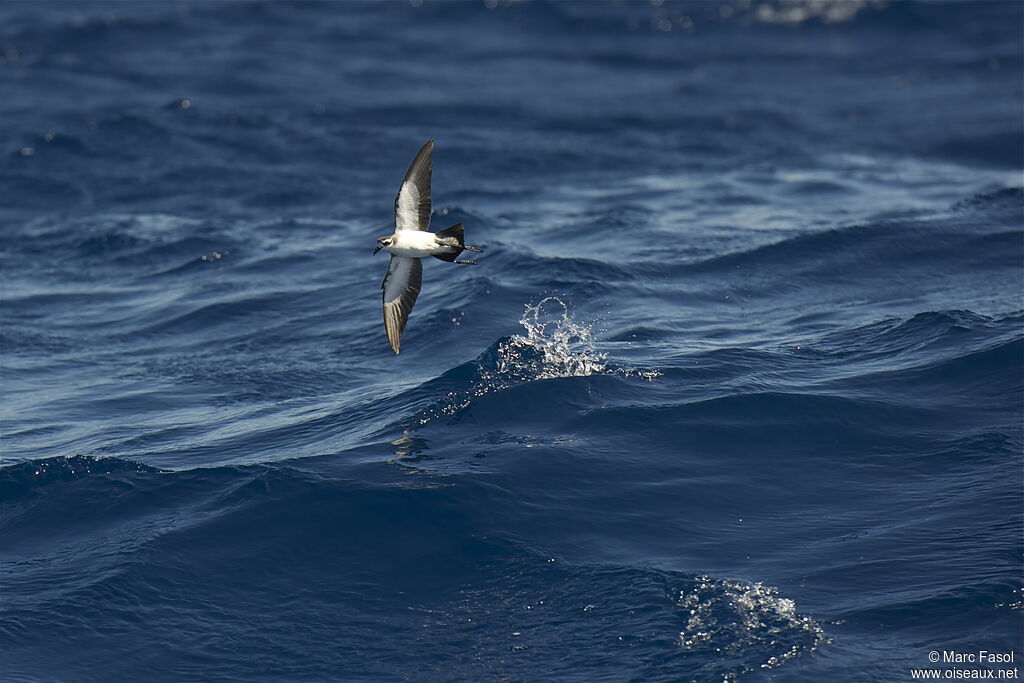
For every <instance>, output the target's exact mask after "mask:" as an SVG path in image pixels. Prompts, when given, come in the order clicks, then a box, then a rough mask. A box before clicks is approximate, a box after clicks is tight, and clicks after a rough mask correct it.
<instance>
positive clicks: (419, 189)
mask: <svg viewBox="0 0 1024 683" xmlns="http://www.w3.org/2000/svg"><path fill="white" fill-rule="evenodd" d="M433 151H434V140H433V139H430V140H427V144H425V145H423V147H421V148H420V151H419V153H418V154H416V158H415V159H413V160H412V163H411V164H409V170H408V171H406V172H405V180H403V181H402V187H400V188H398V196H397V197H395V227H396V228H398V229H399V230H426V229H427V228H428V227H429V226H430V172H431V169H432V165H431V162H430V154H431V152H433Z"/></svg>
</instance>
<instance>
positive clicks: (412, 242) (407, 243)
mask: <svg viewBox="0 0 1024 683" xmlns="http://www.w3.org/2000/svg"><path fill="white" fill-rule="evenodd" d="M384 251H386V252H388V253H389V254H394V255H395V256H406V257H409V258H424V257H426V256H433V255H434V254H441V253H444V252H445V251H446V250H445V247H442V246H441V245H439V244H438V243H437V240H436V239H434V233H432V232H426V231H425V230H398V231H396V232H395V242H394V244H392V245H391V246H390V247H384Z"/></svg>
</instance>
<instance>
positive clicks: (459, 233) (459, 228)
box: [434, 223, 483, 266]
mask: <svg viewBox="0 0 1024 683" xmlns="http://www.w3.org/2000/svg"><path fill="white" fill-rule="evenodd" d="M464 230H465V228H464V227H463V225H462V223H456V224H455V225H453V226H452V227H450V228H446V229H444V230H441V231H439V232H437V233H435V235H436V236H437V239H438V241H440V242H447V244H448V246H450V247H452V248H453V249H455V251H452V252H451V253H448V254H434V258H437V259H441V260H442V261H449V262H451V263H465V264H466V265H470V266H475V265H476V262H475V261H457V260H456V259H457V258H458V256H459V254H461V253H462V250H463V249H465V250H466V251H475V252H477V253H481V252H482V251H483V249H477V248H476V247H470V246H468V245H466V244H465V243H463V241H462V240H463V232H464Z"/></svg>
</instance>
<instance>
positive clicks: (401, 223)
mask: <svg viewBox="0 0 1024 683" xmlns="http://www.w3.org/2000/svg"><path fill="white" fill-rule="evenodd" d="M433 151H434V140H433V138H431V139H430V140H427V142H426V144H424V145H423V147H421V148H420V151H419V152H417V154H416V156H415V157H414V158H413V160H412V163H411V164H409V170H408V171H406V173H405V179H404V180H403V181H402V186H401V187H400V188H399V189H398V196H397V197H395V232H394V234H392V235H385V236H384V237H378V238H377V248H376V249H374V250H373V253H374V255H376V254H377V252H378V251H386V252H387V253H389V254H391V261H390V262H389V263H388V273H387V275H385V276H384V281H383V282H382V283H381V285H380V288H381V298H382V300H383V305H384V330H385V332H387V335H388V344H390V345H391V350H392V351H394V352H395V354H396V355H397V354H398V349H399V345H400V343H401V341H402V333H403V332H404V331H405V324H406V322H408V321H409V312H410V311H412V307H413V306H414V305H415V304H416V297H417V296H419V293H420V287H421V286H422V284H423V264H422V263H421V262H420V259H423V258H426V257H428V256H433V257H434V258H436V259H440V260H442V261H448V262H449V263H462V264H465V265H470V266H475V265H476V262H475V261H466V260H459V259H458V256H459V254H461V253H462V251H463V250H465V251H474V252H477V253H482V252H483V249H478V248H477V247H471V246H469V245H467V244H465V243H464V242H463V233H464V230H465V228H464V226H463V225H462V223H456V224H455V225H453V226H452V227H450V228H446V229H444V230H440V231H438V232H436V233H432V232H428V231H427V229H428V228H429V227H430V175H431V171H432V162H431V155H432V153H433Z"/></svg>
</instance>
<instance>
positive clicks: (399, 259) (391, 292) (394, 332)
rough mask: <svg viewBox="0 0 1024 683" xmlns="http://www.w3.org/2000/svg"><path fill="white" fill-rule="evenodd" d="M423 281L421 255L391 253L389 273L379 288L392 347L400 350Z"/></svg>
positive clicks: (396, 350) (386, 328)
mask: <svg viewBox="0 0 1024 683" xmlns="http://www.w3.org/2000/svg"><path fill="white" fill-rule="evenodd" d="M422 284H423V264H422V263H420V260H419V259H418V258H406V257H404V256H392V257H391V262H390V263H389V264H388V274H387V275H385V276H384V282H382V283H381V285H380V288H381V290H383V299H384V330H385V331H386V332H387V333H388V343H389V344H391V350H392V351H394V352H395V353H398V345H399V343H400V342H401V341H402V332H404V331H405V323H406V322H407V321H408V320H409V311H411V310H412V307H413V306H414V305H415V304H416V297H417V296H419V293H420V286H422Z"/></svg>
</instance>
